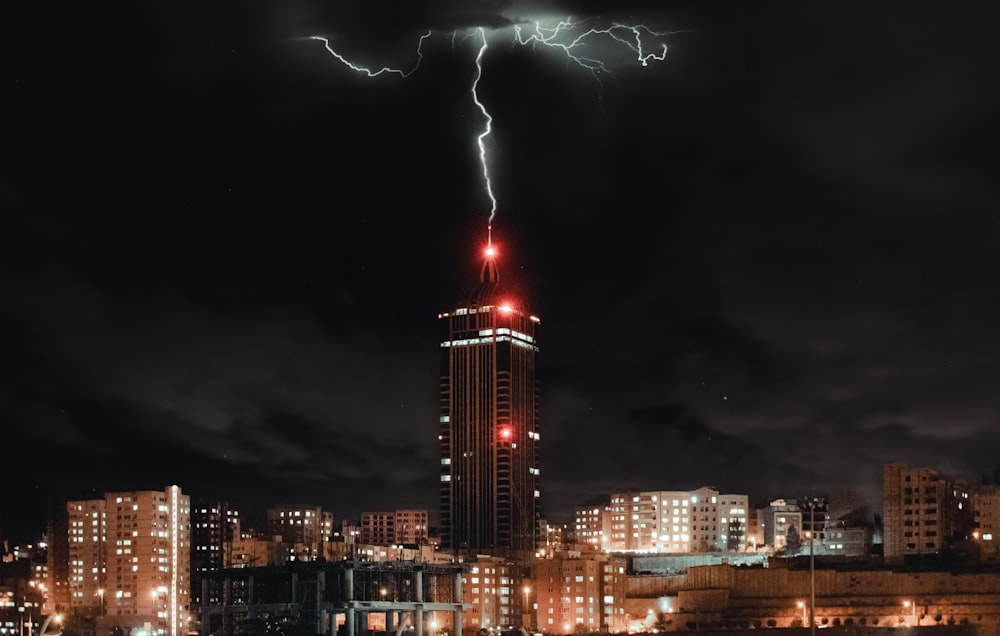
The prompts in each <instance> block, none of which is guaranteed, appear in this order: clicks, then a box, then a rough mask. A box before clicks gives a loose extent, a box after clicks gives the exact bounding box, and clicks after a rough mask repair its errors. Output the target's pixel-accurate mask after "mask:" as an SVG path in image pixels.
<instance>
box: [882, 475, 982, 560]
mask: <svg viewBox="0 0 1000 636" xmlns="http://www.w3.org/2000/svg"><path fill="white" fill-rule="evenodd" d="M882 523H883V537H882V544H883V545H882V550H883V554H884V555H885V559H886V561H887V562H889V563H901V562H904V561H906V560H908V559H912V558H917V559H919V558H921V557H923V556H927V555H936V554H939V553H940V552H941V549H942V548H943V547H945V542H946V540H947V539H948V538H950V537H952V536H953V535H957V536H964V535H965V534H966V533H967V532H968V531H969V530H971V528H972V526H973V524H974V520H973V511H972V501H971V498H970V495H969V491H968V489H967V488H966V487H965V486H964V485H963V484H961V483H958V482H954V481H951V480H948V479H946V478H944V477H943V476H942V475H941V474H939V473H938V472H937V471H935V470H929V469H910V468H907V467H906V466H905V465H904V464H886V465H885V467H884V469H883V478H882Z"/></svg>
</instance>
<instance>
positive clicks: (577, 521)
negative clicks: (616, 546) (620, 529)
mask: <svg viewBox="0 0 1000 636" xmlns="http://www.w3.org/2000/svg"><path fill="white" fill-rule="evenodd" d="M607 521H608V514H607V506H606V505H596V506H584V507H582V508H577V509H576V513H575V515H574V532H575V536H576V542H577V544H579V545H585V546H587V547H588V548H590V549H592V550H600V549H601V548H602V546H604V545H605V544H606V543H607V542H606V540H605V536H606V533H607V528H606V527H605V523H606V522H607Z"/></svg>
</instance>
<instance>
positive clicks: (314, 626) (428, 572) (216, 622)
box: [196, 561, 466, 636]
mask: <svg viewBox="0 0 1000 636" xmlns="http://www.w3.org/2000/svg"><path fill="white" fill-rule="evenodd" d="M465 569H466V566H465V565H463V564H447V565H439V564H434V565H431V564H422V563H414V562H412V561H395V562H367V561H337V562H322V561H313V562H307V563H294V562H293V563H289V564H288V565H285V566H281V567H264V568H239V569H229V570H221V571H218V572H213V573H211V578H213V579H215V580H217V581H218V582H219V583H220V584H221V588H222V601H221V603H219V604H213V605H205V606H202V607H200V608H198V609H197V610H196V612H197V615H198V620H199V625H198V633H199V634H200V636H208V635H209V634H214V635H216V636H236V635H238V634H251V633H256V632H257V631H261V628H266V627H273V626H274V625H276V624H281V625H285V626H287V627H289V628H291V629H292V630H293V631H294V630H296V629H297V630H300V631H302V632H305V633H309V634H327V635H329V636H336V635H338V634H339V635H340V636H360V635H361V634H364V633H365V632H366V631H367V630H368V617H369V615H370V614H375V615H380V616H379V618H384V623H382V621H381V620H380V621H379V622H380V623H381V625H380V627H381V626H382V625H384V629H385V631H386V633H391V632H395V633H396V634H397V636H398V635H399V634H401V633H402V631H403V630H404V629H408V630H411V631H410V633H411V634H414V635H415V636H424V631H425V628H428V627H430V626H431V621H432V620H433V618H432V617H433V616H434V613H436V612H444V613H445V614H446V615H445V616H443V617H442V619H443V620H441V621H440V623H441V624H442V625H445V626H447V627H449V628H451V629H452V630H453V634H454V636H462V611H463V609H465V607H464V606H463V604H462V573H463V572H464V571H465ZM204 584H206V585H207V584H208V582H207V581H205V583H204Z"/></svg>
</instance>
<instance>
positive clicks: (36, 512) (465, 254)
mask: <svg viewBox="0 0 1000 636" xmlns="http://www.w3.org/2000/svg"><path fill="white" fill-rule="evenodd" d="M399 4H400V3H393V2H388V1H376V2H371V1H367V0H366V1H364V2H361V1H354V0H352V1H349V2H330V1H322V0H296V1H291V2H285V1H282V2H278V1H270V2H264V1H260V0H256V1H250V2H219V3H204V2H140V3H126V2H112V3H96V4H95V3H60V5H59V6H50V5H39V4H38V3H21V5H20V6H18V7H16V8H13V9H9V10H8V13H9V17H8V18H7V19H5V20H3V21H2V23H3V25H2V27H0V29H2V31H3V33H2V35H3V37H0V47H3V54H2V56H0V59H2V60H3V61H2V62H0V69H2V73H0V78H2V81H3V86H4V88H3V90H2V94H3V97H2V98H0V104H2V106H0V108H2V111H0V112H2V114H3V122H4V142H3V147H4V152H3V153H2V157H3V164H2V171H0V210H2V214H0V218H2V219H3V220H2V227H0V246H2V249H0V289H2V293H0V338H2V340H0V352H2V355H0V374H2V382H0V417H2V418H3V433H2V448H3V449H4V453H3V455H2V457H3V465H4V468H5V470H4V475H5V476H6V484H7V486H6V487H5V494H4V495H3V497H2V498H0V533H2V534H3V535H5V536H11V535H12V536H14V537H15V538H16V539H20V540H30V539H32V538H34V536H35V534H36V532H37V531H39V530H41V528H42V524H43V522H44V506H45V504H46V503H47V501H51V500H58V499H59V498H60V497H64V496H86V495H87V494H88V493H90V494H101V493H103V492H104V491H107V490H128V489H162V488H163V487H164V486H166V485H169V484H178V485H180V486H181V487H182V488H183V490H184V491H185V492H186V493H187V494H190V495H191V496H192V497H199V496H205V497H214V498H219V499H227V500H230V501H232V502H233V503H235V504H236V505H237V506H239V507H240V508H241V510H243V511H244V515H245V516H250V517H251V518H252V517H253V515H254V514H257V515H260V514H262V513H263V509H264V507H266V506H267V505H269V504H274V503H292V502H294V503H314V504H317V505H321V506H323V508H324V509H328V510H330V511H331V512H332V513H333V514H334V516H335V518H337V519H343V518H344V517H347V518H353V517H356V516H358V515H359V513H360V512H361V511H362V510H391V509H395V508H406V507H420V508H427V509H429V510H430V512H431V516H432V520H433V519H435V518H436V516H437V507H438V501H437V494H438V490H437V486H438V483H437V480H438V466H439V457H438V454H437V445H436V435H437V431H438V422H437V416H438V413H437V403H438V395H437V390H438V356H439V347H438V343H439V342H440V341H441V340H442V339H443V335H442V331H441V330H442V329H443V325H441V324H439V321H438V319H437V314H438V313H439V312H442V311H449V310H451V309H452V308H453V307H454V305H455V303H456V302H457V301H458V300H459V299H460V298H461V297H462V294H463V292H464V291H465V290H466V289H467V288H468V286H469V285H471V284H472V283H473V282H474V281H475V280H476V277H477V276H478V271H479V257H480V248H481V246H482V244H483V242H484V241H485V239H486V227H487V221H488V218H489V216H490V214H491V201H490V199H489V197H488V193H487V192H486V190H485V187H484V178H483V166H482V164H481V162H480V158H479V155H478V153H479V149H478V147H477V136H478V135H480V134H481V132H482V131H483V124H484V116H483V112H482V111H481V109H480V108H478V107H477V104H476V99H475V98H478V99H479V100H481V103H482V104H483V105H485V107H486V108H487V109H488V112H489V115H490V117H491V127H492V128H491V134H490V136H489V137H488V138H486V139H484V147H485V156H486V158H487V163H488V166H489V171H490V176H491V180H492V189H493V193H494V194H495V198H496V209H495V215H494V220H493V227H494V235H493V236H494V240H495V242H496V244H497V246H498V248H499V250H500V257H499V261H498V262H499V266H500V273H501V278H502V280H503V282H504V283H505V284H507V285H510V286H511V287H514V288H516V289H518V290H519V291H520V292H521V293H522V294H523V296H524V298H525V300H526V304H527V306H528V307H529V308H530V309H531V311H532V313H534V314H535V315H537V316H539V317H540V318H541V325H540V327H539V329H538V333H537V335H538V339H539V346H540V349H541V351H540V353H539V355H538V358H537V362H538V374H539V380H540V395H541V422H542V426H541V435H542V453H543V459H542V487H543V497H544V499H543V510H544V511H545V515H546V517H547V518H549V519H550V520H551V521H554V522H566V521H569V520H570V518H571V516H572V512H573V509H574V508H576V507H578V506H582V505H585V504H591V503H598V502H604V501H606V500H607V496H608V495H609V494H611V493H615V492H623V491H628V490H661V489H662V490H688V489H695V488H698V487H700V486H706V485H707V486H712V487H715V488H718V489H719V490H720V491H722V492H736V493H747V494H749V495H750V500H751V502H754V503H756V502H759V501H763V500H766V499H769V498H777V497H795V496H801V495H804V494H807V493H811V492H817V491H820V492H836V491H842V490H852V491H855V492H857V493H859V494H861V495H863V496H864V497H867V498H868V499H869V500H870V501H871V502H872V503H873V504H876V503H877V497H878V495H879V492H880V486H881V481H880V480H881V471H882V466H883V465H884V464H885V463H887V462H894V461H901V462H905V463H908V464H910V465H913V466H917V467H926V468H937V469H939V470H941V471H942V472H945V473H947V474H949V475H952V476H954V477H956V478H965V479H968V480H970V481H975V480H979V479H980V478H981V477H983V476H984V475H989V476H991V478H992V475H993V471H994V469H995V468H997V467H998V466H1000V455H998V450H1000V426H998V424H1000V400H998V397H997V388H996V387H997V386H1000V330H998V329H997V325H1000V291H998V290H1000V286H998V285H997V283H996V277H997V272H998V271H1000V262H998V261H1000V256H998V254H1000V250H998V247H997V246H998V245H1000V215H998V214H997V203H996V202H997V200H998V199H1000V197H998V192H997V177H996V175H997V174H998V165H997V159H996V152H995V148H996V146H997V144H998V142H1000V124H998V120H997V117H996V113H997V112H998V109H1000V90H998V88H1000V80H998V79H997V73H996V68H997V65H998V62H1000V41H998V40H997V38H996V36H995V32H996V28H995V27H996V26H997V25H998V24H1000V20H998V19H997V18H998V17H1000V16H998V15H997V13H998V10H997V8H996V7H992V6H991V7H983V6H981V5H980V6H973V5H972V4H964V3H959V4H955V3H945V2H897V1H895V0H893V1H891V2H885V3H871V2H860V1H857V2H855V1H849V2H837V3H829V2H811V1H810V2H742V3H723V2H711V1H710V2H671V1H669V0H663V1H661V2H647V3H629V2H597V1H592V2H577V3H558V4H551V5H548V6H544V5H542V4H541V3H530V5H527V6H526V5H518V4H514V3H507V2H456V1H451V0H439V1H436V2H432V3H404V4H405V7H404V8H403V9H402V11H403V12H402V13H400V12H399V11H400V7H399V6H397V5H399ZM528 7H530V9H529V8H528ZM568 17H572V19H573V21H574V24H578V25H587V26H593V27H594V28H607V27H610V26H611V25H614V24H625V25H638V24H642V25H645V26H646V27H648V29H649V30H650V32H656V33H659V34H663V35H660V36H657V37H655V38H653V39H652V40H649V41H650V42H654V43H655V44H656V45H661V44H666V45H667V53H666V56H665V58H664V59H663V60H652V61H650V63H649V64H647V65H645V66H644V65H642V64H639V63H637V59H636V57H635V56H631V57H630V56H629V55H628V54H627V53H628V51H624V52H623V51H622V50H621V49H618V50H617V51H612V50H611V49H610V48H609V49H608V50H604V49H600V50H596V51H591V52H592V53H593V54H594V55H602V56H603V55H608V56H610V57H608V58H607V59H608V67H607V68H606V69H605V70H603V71H593V70H592V69H588V68H584V67H582V66H581V65H579V64H576V63H574V61H573V60H568V59H567V57H566V55H564V54H562V52H561V51H559V50H553V49H552V48H550V47H545V46H524V45H520V44H518V43H516V42H515V41H514V40H512V39H511V34H512V33H513V32H514V31H513V26H514V25H515V24H517V25H521V26H523V27H525V28H528V27H530V26H532V25H534V23H535V21H536V20H542V19H545V20H559V19H565V18H568ZM478 27H483V33H485V34H486V37H487V39H488V43H489V48H488V49H487V50H486V52H485V53H484V55H483V57H482V59H481V76H480V77H479V82H478V84H477V94H476V95H475V96H473V95H472V94H471V93H470V88H471V86H472V83H473V81H474V79H475V78H476V73H477V65H476V55H477V52H478V51H479V46H480V42H479V41H477V40H476V39H475V37H467V36H468V35H469V34H472V33H476V32H478V31H476V30H477V29H478ZM428 32H430V33H431V34H432V36H431V37H428V38H426V40H424V41H423V43H422V44H421V50H420V54H421V55H422V57H421V58H419V67H418V68H416V70H414V71H413V72H412V73H410V74H409V75H408V76H407V77H402V76H401V75H399V74H392V73H386V74H383V75H380V76H378V77H368V76H367V75H366V74H364V73H360V72H358V71H355V70H353V69H351V68H350V67H349V66H348V65H346V64H344V63H342V62H341V61H339V60H338V59H336V58H335V57H334V56H332V55H331V53H330V52H329V51H328V50H327V49H326V48H325V47H324V44H323V41H320V40H317V39H310V38H312V37H313V36H322V37H323V38H325V41H328V42H329V43H330V45H331V47H333V48H335V49H336V50H337V51H339V52H341V53H342V54H343V55H344V56H345V58H346V59H349V60H351V61H352V62H355V63H358V64H364V65H367V66H369V67H371V68H381V67H383V66H388V67H395V68H405V69H410V68H412V67H413V66H414V64H415V63H416V62H417V61H418V56H417V52H416V45H417V43H418V42H420V38H421V36H422V35H424V34H426V33H428ZM606 43H608V44H611V43H609V42H606ZM654 50H658V49H654ZM650 52H652V51H650ZM602 59H603V58H602ZM474 97H475V98H474Z"/></svg>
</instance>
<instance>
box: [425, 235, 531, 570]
mask: <svg viewBox="0 0 1000 636" xmlns="http://www.w3.org/2000/svg"><path fill="white" fill-rule="evenodd" d="M439 318H440V319H441V320H443V321H444V323H445V324H446V325H447V338H446V339H445V340H444V341H443V342H442V343H441V354H442V355H441V400H440V435H439V440H440V448H441V543H442V547H443V548H446V549H450V550H453V551H455V552H458V553H468V554H474V553H480V554H493V555H498V556H500V555H503V556H509V557H512V558H517V557H526V556H530V555H532V554H533V553H534V550H535V546H536V543H537V542H536V532H537V525H538V520H539V519H540V497H541V493H540V486H539V474H540V471H539V463H538V460H539V442H540V439H541V438H540V435H539V428H538V419H539V418H538V395H537V387H536V380H535V354H536V353H538V346H537V344H536V341H535V327H536V326H537V324H538V318H536V317H535V316H532V315H531V314H529V313H528V312H527V311H526V310H525V308H524V306H523V303H522V300H521V299H520V298H518V297H517V296H515V295H514V294H513V293H511V292H510V291H509V290H508V289H505V288H504V287H503V286H501V285H500V276H499V272H498V269H497V264H496V252H495V250H494V248H493V245H492V242H491V241H490V242H488V244H487V248H486V250H485V251H484V257H483V264H482V270H481V272H480V276H479V282H478V283H477V284H475V285H474V286H473V287H472V289H471V291H470V292H469V294H468V295H467V296H466V298H464V299H463V300H461V301H460V302H459V303H458V304H457V306H456V307H455V308H454V309H453V310H452V311H450V312H447V313H442V314H440V315H439Z"/></svg>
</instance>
